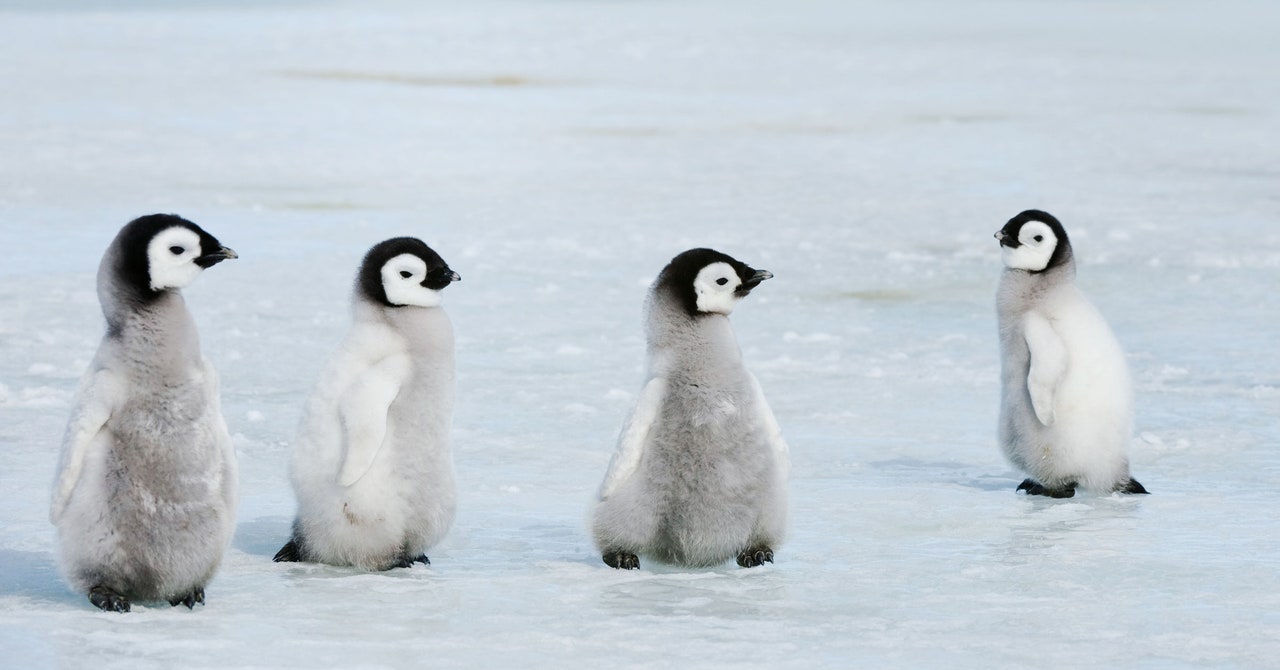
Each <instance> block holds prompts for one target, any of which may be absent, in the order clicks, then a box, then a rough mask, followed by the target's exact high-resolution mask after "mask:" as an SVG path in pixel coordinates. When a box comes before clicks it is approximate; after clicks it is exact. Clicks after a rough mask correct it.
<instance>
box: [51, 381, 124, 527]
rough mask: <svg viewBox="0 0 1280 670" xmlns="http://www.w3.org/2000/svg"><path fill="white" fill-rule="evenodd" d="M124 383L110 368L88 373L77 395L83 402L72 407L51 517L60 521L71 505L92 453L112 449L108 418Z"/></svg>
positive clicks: (54, 520) (52, 519)
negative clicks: (73, 494) (73, 492)
mask: <svg viewBox="0 0 1280 670" xmlns="http://www.w3.org/2000/svg"><path fill="white" fill-rule="evenodd" d="M121 388H122V383H121V381H120V379H119V376H118V375H116V374H115V373H113V372H110V371H108V370H98V371H97V372H94V373H93V374H90V375H86V376H85V378H84V381H82V382H81V384H80V390H79V391H77V393H76V395H77V397H78V398H79V404H78V405H77V406H76V408H75V409H74V410H72V415H71V421H70V423H69V424H68V425H67V433H66V436H65V437H64V438H63V441H62V456H61V462H60V463H59V465H58V478H57V481H56V483H55V484H54V492H53V506H52V508H51V509H50V510H49V520H50V521H52V522H53V523H55V524H56V523H58V521H59V520H60V519H61V518H62V514H63V512H64V511H66V509H67V502H68V501H69V500H70V499H71V493H72V491H74V490H75V488H76V484H77V482H79V481H80V472H81V470H83V469H84V464H85V462H87V461H88V460H90V456H89V454H90V453H93V452H94V451H99V450H106V449H110V448H111V446H110V439H111V436H110V433H109V432H107V431H106V425H107V420H108V419H110V418H111V413H112V412H113V411H115V402H114V401H113V400H112V399H113V398H118V397H120V396H121V395H122V394H123V392H122V391H121Z"/></svg>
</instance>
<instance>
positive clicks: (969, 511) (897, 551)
mask: <svg viewBox="0 0 1280 670" xmlns="http://www.w3.org/2000/svg"><path fill="white" fill-rule="evenodd" d="M1278 26H1280V5H1278V4H1276V3H1274V2H1254V3H1251V2H1239V1H1236V0H1225V1H1224V2H1216V3H1201V2H1169V3H1149V2H1140V1H1139V0H1119V1H1117V2H1109V3H1100V2H1085V1H1067V0H1063V1H1057V2H1030V1H1015V0H1007V1H995V0H983V1H979V2H963V3H961V2H924V1H916V0H906V1H904V2H897V3H890V2H864V1H851V2H836V1H834V0H833V1H831V2H823V3H819V2H786V3H782V2H776V3H767V4H766V3H754V2H746V3H739V2H729V1H728V0H704V1H698V2H663V1H660V0H636V1H633V2H624V1H616V2H604V1H589V0H582V1H570V0H547V1H534V0H530V1H527V2H491V1H482V2H475V3H461V2H458V3H425V4H424V3H412V2H403V3H389V2H377V3H356V2H276V3H251V2H227V3H213V2H173V3H164V2H159V1H155V2H134V3H107V2H77V3H59V2H48V3H42V2H38V1H37V0H19V1H17V2H15V1H12V0H4V1H0V84H2V90H3V91H4V93H3V103H2V104H0V454H2V455H0V666H3V667H13V668H42V667H47V668H80V667H94V668H172V667H186V668H215V667H216V668H244V667H264V668H265V667H272V668H276V667H298V668H301V667H306V668H314V667H343V668H357V667H358V668H399V667H482V668H483V667H507V666H515V667H523V668H565V667H583V668H600V667H610V668H644V667H652V668H658V667H678V668H683V667H691V668H743V667H766V668H847V667H867V668H871V667H876V668H880V667H897V668H918V667H928V666H933V667H952V668H999V667H1026V666H1061V667H1099V666H1104V665H1105V666H1109V667H1125V668H1191V667H1206V668H1207V667H1212V668H1267V667H1277V664H1278V663H1280V661H1278V660H1277V659H1280V510H1278V509H1277V505H1276V492H1277V489H1278V488H1280V452H1278V451H1277V443H1278V442H1280V356H1278V355H1277V344H1278V343H1280V338H1278V337H1277V330H1278V329H1280V328H1278V326H1280V298H1277V289H1280V76H1278V75H1277V72H1278V71H1280V42H1278V41H1277V38H1276V32H1277V27H1278ZM1028 207H1039V208H1043V209H1046V210H1048V211H1050V212H1053V213H1054V214H1056V215H1057V216H1058V217H1059V218H1061V219H1062V220H1063V222H1064V223H1065V225H1066V226H1067V229H1068V231H1069V232H1070V234H1071V236H1072V241H1073V242H1074V244H1075V247H1076V251H1077V253H1078V258H1079V260H1080V264H1081V267H1080V275H1079V283H1080V285H1081V286H1082V287H1083V288H1084V290H1085V291H1086V292H1087V293H1088V294H1089V295H1090V296H1091V297H1092V299H1093V301H1094V302H1095V303H1096V304H1097V305H1098V307H1099V308H1100V309H1101V311H1102V312H1103V313H1104V314H1105V315H1106V316H1107V318H1108V319H1109V321H1110V322H1111V324H1112V327H1113V329H1114V330H1115V331H1116V334H1117V336H1118V337H1119V339H1120V341H1121V343H1122V344H1123V345H1124V347H1125V348H1126V351H1127V353H1128V356H1129V360H1130V364H1131V367H1132V371H1133V374H1134V378H1135V383H1136V390H1137V432H1136V434H1135V436H1134V440H1133V445H1132V461H1133V471H1134V474H1135V476H1136V477H1137V478H1138V479H1139V480H1140V481H1141V482H1142V483H1143V484H1145V485H1146V486H1147V488H1149V489H1150V490H1151V491H1152V493H1153V495H1151V496H1144V497H1139V498H1123V497H1119V496H1109V497H1096V496H1077V497H1076V498H1074V499H1071V500H1067V501H1052V500H1039V499H1027V498H1025V497H1022V496H1018V495H1015V494H1014V492H1013V489H1014V487H1015V486H1016V485H1017V483H1018V482H1019V481H1020V480H1021V475H1020V474H1019V473H1016V472H1014V471H1013V470H1012V469H1011V468H1010V467H1009V466H1008V465H1007V464H1006V463H1005V462H1004V461H1003V460H1002V457H1001V455H1000V453H999V450H998V447H997V445H996V443H995V420H996V412H997V405H996V403H997V390H998V381H997V367H998V360H997V357H996V338H995V316H994V308H993V292H994V289H995V284H996V280H997V277H998V275H999V271H1000V263H999V255H998V249H997V245H996V243H995V241H994V240H993V239H992V238H991V235H992V233H993V232H994V231H995V230H996V229H997V228H998V227H999V226H1000V225H1002V224H1003V223H1004V221H1005V220H1006V219H1008V218H1009V217H1010V216H1012V215H1013V214H1015V213H1017V212H1018V211H1020V210H1022V209H1025V208H1028ZM158 211H159V212H177V213H180V214H182V215H184V216H187V217H189V218H191V219H193V220H194V221H196V222H198V223H200V224H201V225H203V226H205V227H206V228H208V229H209V230H210V231H211V232H213V233H214V234H215V235H217V236H218V237H219V238H220V239H221V240H222V241H223V242H225V243H227V244H228V245H230V246H232V247H234V248H235V249H236V250H237V251H238V252H239V253H240V255H241V258H240V259H239V260H236V261H232V262H229V263H224V264H222V265H219V266H217V267H216V268H214V269H213V270H211V271H209V272H207V273H205V275H204V276H203V277H201V278H200V279H199V280H198V281H197V283H196V285H195V286H193V287H192V288H191V289H190V290H189V291H188V292H187V300H188V304H189V306H190V308H191V310H192V312H193V313H194V315H195V317H196V319H197V321H198V322H199V324H200V327H201V329H202V338H203V346H204V350H205V353H206V355H207V356H208V357H209V358H210V359H211V360H212V361H213V362H214V364H215V365H216V366H217V367H218V368H219V370H220V372H221V375H222V380H223V403H224V410H225V413H226V418H227V420H228V422H229V424H230V427H231V430H232V433H233V434H234V435H235V442H236V445H237V449H238V451H239V457H240V472H241V489H242V494H241V497H242V501H241V507H240V521H239V527H238V532H237V535H236V538H235V541H234V544H233V546H232V548H231V550H230V552H229V554H228V556H227V558H226V560H225V562H224V564H223V568H222V570H221V572H220V574H219V576H218V577H217V579H216V580H215V581H214V582H213V583H212V584H211V585H210V586H209V589H208V597H209V599H208V604H207V605H206V606H204V607H197V608H196V610H195V611H191V612H188V611H187V610H186V609H185V608H180V609H170V608H169V607H168V606H167V605H166V606H163V607H157V606H139V607H135V609H134V611H133V612H132V613H130V614H128V615H114V614H106V613H102V612H98V611H97V610H95V609H94V608H93V607H92V606H91V605H90V604H89V603H88V601H87V600H86V599H85V597H84V596H83V595H82V594H76V593H72V592H70V591H69V589H68V588H67V587H66V586H65V584H64V583H63V582H62V581H61V579H60V578H59V576H58V574H57V568H56V562H55V557H54V554H53V528H52V526H50V525H49V522H48V520H47V516H48V500H49V490H50V482H51V479H52V476H53V470H54V467H55V464H56V461H57V450H58V445H59V441H60V439H61V435H62V430H63V427H64V425H65V422H66V419H67V412H68V409H69V408H68V404H69V402H70V399H71V396H72V393H73V390H74V388H75V385H76V383H77V380H78V377H79V375H80V373H81V372H82V371H83V369H84V368H85V366H86V364H87V363H88V361H89V360H90V358H91V357H92V355H93V352H94V350H95V348H96V346H97V342H98V339H99V337H100V335H101V333H102V328H103V327H102V317H101V315H100V312H99V310H98V306H97V299H96V296H95V292H94V284H93V282H94V274H95V271H96V267H97V263H98V260H99V257H100V255H101V253H102V251H103V249H105V247H106V245H107V243H108V242H109V241H110V240H111V238H112V237H113V236H114V234H115V232H116V230H117V229H118V228H119V226H121V225H123V224H124V223H125V222H126V221H128V220H129V219H131V218H133V217H135V216H137V215H140V214H144V213H151V212H158ZM401 234H410V235H417V236H420V237H422V238H423V239H425V240H427V241H428V242H429V243H430V244H432V245H433V246H434V247H435V248H436V249H438V250H439V251H440V252H441V254H442V255H443V256H444V257H445V258H446V259H447V260H448V261H449V262H450V264H451V265H452V266H453V267H454V268H455V269H456V270H458V271H459V272H460V273H461V274H462V276H463V281H462V283H460V284H458V285H455V286H454V287H452V288H450V289H448V291H447V292H446V308H447V309H448V311H449V313H450V314H451V315H452V318H453V321H454V325H455V328H456V331H457V335H458V374H459V383H458V393H459V396H458V408H457V413H456V416H455V428H456V430H455V436H454V437H455V440H454V442H455V456H456V461H457V469H458V477H459V483H460V488H461V499H460V509H459V516H458V520H457V522H456V524H455V526H454V528H453V530H452V532H451V533H450V535H449V537H448V538H447V540H446V541H445V542H444V543H443V544H441V545H440V546H438V547H436V548H435V549H434V550H433V551H432V552H430V556H431V559H432V561H433V565H432V566H431V567H430V568H426V567H422V566H418V567H415V568H413V569H409V570H396V571H393V572H389V573H385V574H359V573H356V572H354V571H351V570H344V569H337V568H330V567H322V566H315V565H281V564H273V563H271V561H270V558H271V555H272V554H273V553H274V552H275V550H276V549H278V548H279V546H280V545H281V544H282V543H283V542H284V540H285V539H286V536H287V534H288V526H289V522H290V519H291V516H292V514H293V499H292V494H291V492H290V490H289V487H288V483H287V474H286V463H287V458H288V453H289V444H290V441H291V439H292V437H293V431H294V429H295V426H296V423H297V421H298V418H299V415H300V412H301V408H302V404H303V401H304V399H305V397H306V394H307V393H308V392H309V390H310V386H311V384H312V382H313V380H314V378H315V376H316V375H317V374H318V373H319V371H320V368H321V366H322V364H323V361H324V360H325V358H326V356H327V355H328V353H329V352H330V351H331V350H332V349H333V347H334V346H335V344H336V343H337V341H338V340H339V338H340V337H341V336H342V333H343V332H344V330H345V328H346V325H347V322H348V311H347V310H348V308H347V292H348V289H349V286H350V283H351V279H352V276H353V273H354V271H355V267H356V264H357V263H358V261H359V259H360V257H361V255H362V254H363V252H364V250H365V249H367V248H368V246H370V245H371V244H373V243H374V242H377V241H378V240H381V239H383V238H385V237H390V236H393V235H401ZM700 245H709V246H714V247H716V248H718V249H721V250H723V251H726V252H728V253H730V254H733V255H735V256H737V257H738V258H741V259H742V260H744V261H746V262H748V263H750V264H752V265H754V266H756V267H762V268H767V269H769V270H771V271H773V272H774V273H775V275H776V279H773V280H771V281H769V282H767V283H766V284H764V285H763V286H762V287H761V288H760V289H759V290H757V291H756V292H755V293H754V294H753V295H752V296H751V297H750V298H748V299H747V300H746V301H745V302H744V303H743V304H742V305H741V306H740V307H739V308H738V310H737V312H736V313H735V314H734V317H733V321H734V323H735V326H736V329H737V332H738V338H739V341H740V343H741V345H742V348H743V351H744V354H745V356H746V359H747V362H748V366H749V367H750V368H751V369H753V370H754V371H755V373H756V374H757V376H758V377H759V378H760V380H761V383H762V384H763V386H764V388H765V392H766V394H767V395H768V397H769V399H770V402H771V404H772V406H773V409H774V411H775V413H776V414H777V416H778V419H779V422H780V423H781V424H782V427H783V430H784V432H785V434H786V436H787V438H788V441H789V442H790V444H791V448H792V458H793V465H794V469H793V477H792V482H791V495H792V533H791V536H790V538H789V541H788V542H787V543H786V544H784V545H783V546H781V547H780V548H779V550H778V552H777V563H775V564H774V565H771V566H766V567H764V568H761V569H753V570H742V569H739V568H738V567H736V566H734V565H732V564H728V565H725V566H722V567H719V568H715V569H709V570H695V571H686V570H678V569H673V568H668V567H662V566H659V565H657V564H654V563H648V562H646V563H644V564H643V568H642V569H641V570H640V571H637V572H618V571H614V570H611V569H609V568H607V567H606V566H605V565H604V564H603V563H601V562H600V559H599V557H598V556H597V555H596V552H595V549H594V548H593V547H592V546H591V543H590V540H589V538H588V535H587V533H586V528H585V521H586V515H587V512H588V509H589V506H590V502H591V500H592V497H593V495H594V493H595V489H596V487H597V486H598V484H599V482H600V479H601V477H602V476H603V473H604V470H605V467H606V464H607V463H608V460H609V457H610V455H611V453H612V450H613V445H614V440H615V437H616V434H617V431H618V429H619V427H620V426H621V423H622V421H623V419H624V417H625V415H626V413H627V411H628V410H629V408H630V404H631V402H632V401H633V399H634V396H635V394H636V392H637V391H638V390H639V387H640V383H641V382H642V378H641V374H642V363H643V340H642V337H641V330H640V313H641V303H642V301H643V298H644V290H645V286H646V285H647V284H648V282H649V281H650V280H651V279H652V277H653V276H654V275H655V274H656V273H657V271H658V270H659V269H660V268H661V267H662V265H663V264H664V263H666V261H667V260H668V259H670V258H671V256H673V255H675V254H676V253H677V252H679V251H681V250H683V249H686V248H689V247H692V246H700Z"/></svg>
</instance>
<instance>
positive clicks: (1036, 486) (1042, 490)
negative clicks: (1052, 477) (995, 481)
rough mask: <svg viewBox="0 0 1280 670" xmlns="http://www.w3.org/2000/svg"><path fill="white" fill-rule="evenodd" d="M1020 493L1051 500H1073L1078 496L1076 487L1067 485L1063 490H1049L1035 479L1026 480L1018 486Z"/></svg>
mask: <svg viewBox="0 0 1280 670" xmlns="http://www.w3.org/2000/svg"><path fill="white" fill-rule="evenodd" d="M1018 490H1019V491H1026V492H1027V495H1029V496H1046V497H1049V498H1071V497H1073V496H1075V494H1076V485H1075V484H1067V485H1066V486H1063V487H1062V488H1056V489H1055V488H1049V487H1048V486H1045V485H1043V484H1041V483H1040V482H1038V481H1036V480H1034V479H1024V480H1022V483H1021V484H1018Z"/></svg>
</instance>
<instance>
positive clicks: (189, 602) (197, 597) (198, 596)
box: [169, 586, 204, 610]
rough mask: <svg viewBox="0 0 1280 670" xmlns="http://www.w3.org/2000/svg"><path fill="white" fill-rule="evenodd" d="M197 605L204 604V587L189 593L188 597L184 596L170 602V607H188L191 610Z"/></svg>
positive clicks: (198, 587)
mask: <svg viewBox="0 0 1280 670" xmlns="http://www.w3.org/2000/svg"><path fill="white" fill-rule="evenodd" d="M196 603H200V604H201V605H203V604H204V587H202V586H197V587H196V588H195V589H193V590H192V591H191V593H188V594H187V595H185V596H182V597H181V598H171V599H170V600H169V606H170V607H177V606H178V605H186V606H187V609H189V610H190V609H195V607H196Z"/></svg>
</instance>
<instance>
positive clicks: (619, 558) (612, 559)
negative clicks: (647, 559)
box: [601, 551, 640, 570]
mask: <svg viewBox="0 0 1280 670" xmlns="http://www.w3.org/2000/svg"><path fill="white" fill-rule="evenodd" d="M601 558H603V559H604V564H605V565H607V566H609V567H611V568H617V569H618V570H639V569H640V559H639V558H636V555H635V554H627V553H624V552H621V551H616V552H610V553H606V554H604V555H603V556H601Z"/></svg>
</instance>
